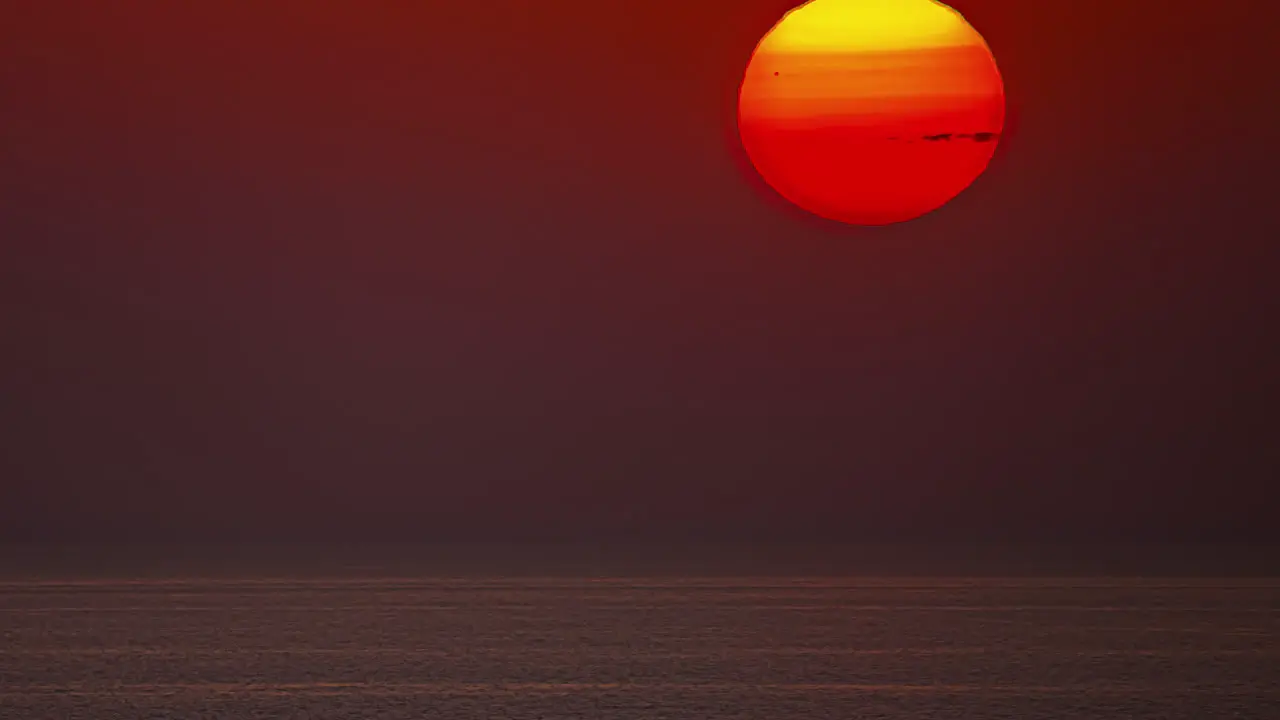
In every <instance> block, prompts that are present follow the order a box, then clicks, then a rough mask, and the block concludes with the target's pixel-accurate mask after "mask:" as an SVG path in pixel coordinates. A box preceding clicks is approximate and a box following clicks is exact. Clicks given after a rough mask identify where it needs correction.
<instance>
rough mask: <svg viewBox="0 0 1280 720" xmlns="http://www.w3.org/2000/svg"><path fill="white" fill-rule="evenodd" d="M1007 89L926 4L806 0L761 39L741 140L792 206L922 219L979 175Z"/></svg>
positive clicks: (940, 9)
mask: <svg viewBox="0 0 1280 720" xmlns="http://www.w3.org/2000/svg"><path fill="white" fill-rule="evenodd" d="M1004 110H1005V103H1004V85H1003V82H1002V80H1001V77H1000V72H999V70H998V69H997V67H996V63H995V59H994V58H993V57H992V55H991V51H990V49H989V48H988V47H987V44H986V42H985V41H984V40H983V39H982V36H981V35H979V34H978V32H977V31H976V30H974V29H973V28H972V27H971V26H970V25H969V24H968V23H967V22H965V20H964V18H963V17H962V16H961V15H960V13H958V12H956V11H955V10H953V9H951V8H950V7H947V6H946V5H943V4H941V3H937V2H933V1H932V0H812V1H811V2H809V3H806V4H804V5H802V6H800V7H798V8H796V9H794V10H792V11H791V12H789V13H787V14H786V15H785V16H784V17H783V18H782V20H781V21H779V22H778V24H777V25H775V26H774V27H773V29H772V30H770V31H769V32H768V34H766V35H765V36H764V38H763V39H762V40H761V41H760V43H759V44H758V45H757V46H756V49H755V52H754V53H753V54H752V57H751V61H750V62H749V63H748V65H747V69H746V73H745V74H744V76H743V79H742V86H741V89H740V91H739V95H738V129H739V133H740V135H741V137H742V144H743V147H744V149H745V150H746V152H747V156H748V157H749V158H750V159H751V162H752V164H753V165H754V166H755V168H756V170H757V171H758V172H759V173H760V175H761V177H763V178H764V180H765V181H766V182H767V183H768V184H769V185H770V186H771V187H772V188H773V189H774V190H776V191H777V192H778V194H780V195H782V196H783V197H784V198H786V199H787V200H790V201H791V202H792V203H794V204H796V205H798V206H800V207H802V208H804V209H805V210H808V211H809V212H811V213H814V214H816V215H820V216H822V217H825V218H828V219H831V220H836V221H840V222H844V223H849V224H853V225H888V224H891V223H897V222H903V221H906V220H911V219H914V218H917V217H919V216H921V215H924V214H925V213H928V212H931V211H933V210H936V209H937V208H939V207H942V206H943V205H945V204H946V203H947V202H949V201H950V200H951V199H953V198H954V197H956V196H957V195H959V194H960V193H961V192H962V191H963V190H964V189H965V188H966V187H968V186H969V185H970V184H971V183H972V182H973V181H974V180H976V179H977V178H978V176H979V175H981V174H982V172H983V171H984V170H985V169H986V167H987V165H988V163H989V162H990V160H991V156H992V154H993V153H994V152H995V148H996V144H997V142H998V141H999V139H1000V133H1001V131H1002V130H1003V127H1004Z"/></svg>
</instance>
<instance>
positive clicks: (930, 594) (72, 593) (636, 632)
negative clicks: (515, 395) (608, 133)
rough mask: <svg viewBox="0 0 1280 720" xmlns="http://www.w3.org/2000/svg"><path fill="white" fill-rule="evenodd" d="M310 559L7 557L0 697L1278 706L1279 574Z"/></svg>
mask: <svg viewBox="0 0 1280 720" xmlns="http://www.w3.org/2000/svg"><path fill="white" fill-rule="evenodd" d="M244 565H245V567H249V566H251V565H252V562H251V558H250V557H246V558H245V559H244ZM321 565H323V563H321ZM321 565H317V566H311V567H309V569H308V572H306V573H300V574H298V575H296V576H292V577H290V576H288V575H286V574H280V573H279V572H273V573H264V572H260V571H257V570H255V571H254V572H245V573H241V574H239V575H237V574H236V573H234V572H231V570H233V569H234V566H235V563H228V564H224V565H222V566H220V567H219V568H218V570H217V571H210V572H207V573H205V574H204V575H202V576H179V575H175V574H174V573H173V572H170V571H168V570H166V571H165V572H154V573H146V572H140V571H138V569H137V568H134V570H133V571H131V572H127V573H126V572H124V571H123V570H120V569H117V570H113V571H112V572H113V574H111V575H110V576H108V575H104V574H103V573H97V574H93V573H84V572H76V573H72V572H67V573H62V574H58V573H46V574H43V575H27V576H22V577H19V576H17V575H13V574H11V575H10V576H8V577H6V578H5V579H3V580H0V717H3V718H24V719H40V718H459V719H462V718H548V719H549V718H623V719H631V718H635V719H637V720H638V719H640V718H647V719H648V718H652V719H657V718H669V719H674V718H717V719H719V718H769V719H771V720H778V719H784V718H796V719H801V718H922V719H926V718H928V719H935V718H1025V719H1031V718H1162V719H1166V720H1172V719H1175V718H1188V719H1191V718H1195V719H1197V720H1201V719H1208V718H1259V719H1260V720H1274V719H1275V718H1280V681H1278V678H1280V579H1275V578H1267V577H1258V576H1254V577H1233V578H1218V579H1214V578H1206V577H1165V578H1154V577H1116V576H1109V577H1098V576H1095V577H1090V576H1084V575H1072V576H1061V577H1057V578H1046V577H1028V576H1020V577H998V576H982V577H977V576H974V577H962V576H941V575H935V576H928V575H918V574H917V575H914V576H899V577H887V576H879V577H877V576H869V575H867V576H840V575H831V574H827V575H809V576H800V575H786V574H785V573H779V572H769V573H765V574H760V575H754V576H753V575H741V574H732V575H726V574H717V573H707V574H688V573H680V574H673V575H668V576H658V575H652V576H641V575H635V574H631V575H625V576H623V575H619V576H608V575H604V574H599V572H598V571H599V568H598V567H595V568H593V569H592V571H591V572H590V573H588V572H587V571H585V570H584V571H582V572H580V573H579V574H578V575H577V576H567V575H559V576H551V575H540V574H537V573H533V572H510V573H505V574H490V575H485V574H465V575H457V576H452V577H444V576H439V575H437V576H430V575H427V574H418V575H398V576H391V575H379V574H378V573H377V572H376V571H377V570H379V569H385V568H379V566H378V565H377V564H376V563H374V564H372V565H364V566H358V567H357V566H351V565H341V566H338V565H335V566H334V567H333V572H331V573H330V574H328V575H325V574H323V573H318V572H316V570H317V568H319V567H320V566H321ZM532 569H536V568H532ZM775 570H776V568H775Z"/></svg>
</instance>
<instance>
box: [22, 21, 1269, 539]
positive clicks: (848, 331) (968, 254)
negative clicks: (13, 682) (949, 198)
mask: <svg viewBox="0 0 1280 720" xmlns="http://www.w3.org/2000/svg"><path fill="white" fill-rule="evenodd" d="M1251 5H1252V3H1249V2H1246V1H1245V0H1226V1H1225V2H1220V3H1213V4H1209V5H1206V4H1205V3H1202V2H1192V1H1191V0H1186V1H1182V0H1174V1H1171V0H1126V1H1125V2H1120V3H1117V2H1111V1H1110V0H1106V1H1104V0H1085V1H1083V2H1061V3H1050V2H1025V0H970V1H969V2H957V3H955V6H956V7H957V8H958V9H959V10H961V11H962V12H964V13H965V14H966V16H967V17H968V18H969V20H970V21H971V22H972V23H973V24H974V25H975V26H976V27H977V28H978V29H979V30H980V31H981V32H982V33H983V34H984V36H985V37H986V39H987V41H988V43H989V44H990V46H991V47H992V49H993V51H994V52H995V55H996V58H997V60H998V62H999V63H1000V67H1001V70H1002V72H1003V73H1004V80H1005V86H1006V91H1007V93H1008V96H1009V102H1010V106H1009V117H1008V122H1007V125H1006V136H1005V137H1004V139H1003V141H1002V144H1001V147H1000V150H999V152H998V154H997V157H996V161H995V163H994V164H993V166H992V168H991V169H990V170H989V172H988V174H987V175H986V176H984V178H983V179H982V180H980V181H979V183H978V184H977V185H975V186H974V187H973V188H972V189H971V190H970V191H968V192H966V193H965V194H964V195H962V196H961V197H960V199H958V200H957V201H955V202H954V203H953V204H952V205H950V206H948V207H947V208H944V209H943V210H942V211H939V212H938V213H935V214H933V215H930V216H928V217H926V218H924V219H922V220H920V221H918V222H916V223H913V224H909V225H904V226H898V227H892V228H888V229H880V230H875V231H861V232H858V231H851V230H848V229H845V228H842V227H837V226H834V225H830V224H824V223H822V222H819V221H816V220H811V219H809V218H806V217H804V216H802V215H800V214H798V213H795V212H791V211H789V210H788V208H787V207H786V206H784V205H783V204H781V203H780V202H778V201H777V200H776V199H775V198H773V197H772V196H770V195H769V194H768V193H767V192H766V191H764V190H763V189H762V188H761V187H759V185H758V183H757V182H756V181H755V180H754V179H753V178H752V176H751V175H749V174H747V173H744V172H743V169H742V162H743V160H742V155H741V150H740V147H738V146H737V144H736V135H735V132H734V126H733V119H734V109H735V100H736V98H735V93H736V89H737V83H738V81H739V80H740V77H741V72H742V70H743V68H744V67H745V64H746V61H747V58H748V56H749V54H750V52H751V50H752V47H753V46H754V44H755V42H756V41H757V40H758V38H759V37H760V36H761V35H762V34H763V33H764V32H765V31H766V30H767V29H768V28H769V27H770V25H771V24H772V23H773V22H774V21H775V20H776V19H777V18H779V17H780V16H781V14H782V13H783V12H784V11H785V10H786V9H788V7H789V5H788V3H786V2H776V1H775V0H706V1H705V2H673V1H666V0H656V1H655V0H612V1H610V2H603V1H599V2H587V1H586V0H548V1H546V2H527V1H526V0H497V1H496V2H486V3H471V2H467V3H461V2H459V3H453V4H445V3H434V2H417V3H363V2H341V3H339V2H314V1H309V2H273V3H260V2H218V3H173V2H161V1H160V0H148V1H143V0H137V1H136V2H129V3H104V2H92V1H88V0H86V1H84V2H69V1H66V2H64V1H57V2H54V1H50V2H19V1H18V0H0V17H3V18H4V21H3V23H0V253H2V255H0V330H2V333H0V337H2V338H3V352H2V353H0V423H2V424H0V431H2V435H0V437H2V438H3V439H0V483H3V485H0V536H3V537H9V538H54V539H57V538H93V537H103V538H121V537H138V538H146V537H165V536H187V537H204V538H232V537H234V538H250V537H282V538H283V537H289V538H311V537H316V538H347V537H351V538H357V537H358V538H381V537H388V538H390V537H396V538H467V539H473V538H482V539H505V538H519V537H559V538H594V537H605V536H649V537H663V538H682V537H689V536H693V535H702V536H707V537H716V538H741V537H756V538H784V537H800V536H802V535H815V536H842V537H850V538H872V537H891V538H895V539H917V538H920V539H923V538H929V537H935V536H949V537H962V538H987V537H991V538H1006V537H1031V536H1037V537H1048V538H1060V537H1064V538H1106V537H1118V536H1124V537H1133V538H1150V539H1158V538H1165V537H1173V536H1177V537H1181V538H1186V539H1197V538H1208V537H1224V538H1225V537H1229V536H1235V537H1263V536H1270V537H1271V538H1276V537H1277V531H1276V530H1275V529H1274V513H1273V512H1272V511H1273V510H1274V505H1272V504H1270V503H1272V502H1274V500H1275V499H1276V491H1275V490H1274V483H1275V481H1276V479H1277V478H1278V477H1280V449H1278V448H1280V442H1278V441H1277V439H1276V434H1275V430H1276V421H1275V408H1276V406H1277V402H1280V390H1278V388H1277V385H1278V382H1277V373H1276V368H1277V367H1280V350H1277V349H1276V348H1275V347H1273V346H1269V345H1275V343H1274V340H1275V339H1276V334H1277V332H1276V327H1277V310H1276V308H1277V306H1278V303H1277V300H1278V299H1280V291H1277V289H1276V288H1277V285H1276V282H1277V281H1276V268H1277V257H1276V256H1277V251H1276V246H1275V241H1274V238H1275V237H1280V222H1278V221H1277V219H1276V214H1275V202H1274V197H1273V195H1274V190H1273V189H1272V188H1274V185H1275V182H1274V177H1273V175H1274V172H1275V168H1276V167H1277V162H1278V160H1280V153H1278V152H1277V140H1276V138H1275V136H1274V135H1273V133H1274V128H1276V127H1280V111H1278V110H1277V109H1276V107H1275V105H1274V103H1272V102H1271V100H1272V98H1271V94H1272V93H1269V92H1268V88H1270V87H1271V83H1272V80H1273V78H1272V77H1271V74H1270V71H1269V68H1274V67H1277V61H1278V60H1280V58H1277V53H1276V43H1275V42H1274V41H1273V39H1272V38H1271V35H1270V34H1269V33H1271V32H1273V28H1272V26H1271V25H1270V24H1267V23H1263V22H1258V19H1257V18H1255V17H1252V15H1251V12H1250V10H1249V8H1250V6H1251ZM1206 9H1207V14H1206ZM1255 176H1256V179H1255ZM1268 341H1272V342H1271V343H1268Z"/></svg>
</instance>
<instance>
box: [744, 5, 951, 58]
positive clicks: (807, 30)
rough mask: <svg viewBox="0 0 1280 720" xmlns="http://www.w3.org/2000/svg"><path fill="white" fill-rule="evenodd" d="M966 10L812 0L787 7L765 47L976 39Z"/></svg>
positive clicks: (866, 47)
mask: <svg viewBox="0 0 1280 720" xmlns="http://www.w3.org/2000/svg"><path fill="white" fill-rule="evenodd" d="M975 35H976V33H974V31H973V29H972V28H970V27H969V25H968V23H966V22H965V21H964V18H962V17H961V16H960V13H958V12H956V11H955V10H952V9H951V8H949V7H947V6H946V5H943V4H942V3H939V2H934V1H933V0H811V1H810V2H808V3H805V4H804V5H801V6H800V7H798V8H796V9H794V10H792V11H791V12H789V13H787V14H786V16H784V17H783V18H782V20H781V21H780V22H779V23H778V24H777V25H775V26H774V28H773V30H771V31H770V32H769V34H768V35H766V36H765V38H764V39H763V40H762V41H761V42H760V47H759V49H758V50H759V51H761V52H783V53H786V52H792V53H794V52H842V51H843V52H850V51H853V52H857V51H872V52H874V51H893V50H909V49H915V48H928V47H938V46H946V45H966V44H970V43H972V42H974V40H975Z"/></svg>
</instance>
